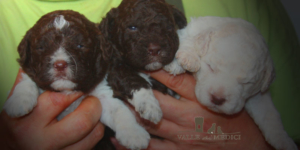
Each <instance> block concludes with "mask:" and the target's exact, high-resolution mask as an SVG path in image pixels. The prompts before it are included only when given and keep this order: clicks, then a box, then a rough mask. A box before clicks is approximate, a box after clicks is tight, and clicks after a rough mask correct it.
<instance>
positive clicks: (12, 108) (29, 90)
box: [3, 73, 39, 117]
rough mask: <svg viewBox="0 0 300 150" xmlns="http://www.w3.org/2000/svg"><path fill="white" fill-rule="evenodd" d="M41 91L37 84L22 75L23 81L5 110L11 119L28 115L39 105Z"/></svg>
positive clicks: (18, 85) (5, 105) (5, 106)
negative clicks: (38, 99)
mask: <svg viewBox="0 0 300 150" xmlns="http://www.w3.org/2000/svg"><path fill="white" fill-rule="evenodd" d="M38 95H39V89H38V87H37V86H36V84H35V83H34V82H33V81H32V80H31V79H30V78H29V77H28V75H27V74H24V73H22V81H21V82H19V83H18V84H17V85H16V87H15V89H14V92H13V94H12V95H11V96H10V98H9V99H8V100H7V101H6V102H5V104H4V107H3V109H4V110H5V111H6V113H7V114H8V115H9V116H11V117H21V116H24V115H26V114H28V113H29V112H30V111H31V110H32V109H33V108H34V106H35V105H36V104H37V98H38Z"/></svg>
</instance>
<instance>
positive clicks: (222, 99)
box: [211, 95, 226, 105]
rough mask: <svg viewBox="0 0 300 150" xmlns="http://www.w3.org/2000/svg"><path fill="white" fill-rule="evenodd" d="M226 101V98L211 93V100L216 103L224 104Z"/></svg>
mask: <svg viewBox="0 0 300 150" xmlns="http://www.w3.org/2000/svg"><path fill="white" fill-rule="evenodd" d="M225 101H226V99H225V98H222V97H217V96H215V95H211V102H212V103H214V104H215V105H222V104H223V103H224V102H225Z"/></svg>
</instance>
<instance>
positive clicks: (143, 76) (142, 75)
mask: <svg viewBox="0 0 300 150" xmlns="http://www.w3.org/2000/svg"><path fill="white" fill-rule="evenodd" d="M139 76H141V77H142V78H144V79H145V80H146V81H147V82H148V83H149V84H150V85H151V86H152V83H151V81H150V76H149V75H148V74H145V73H141V72H140V73H139Z"/></svg>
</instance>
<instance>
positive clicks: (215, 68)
mask: <svg viewBox="0 0 300 150" xmlns="http://www.w3.org/2000/svg"><path fill="white" fill-rule="evenodd" d="M178 35H179V40H180V45H179V50H178V51H177V54H176V59H174V61H173V62H172V63H171V64H169V65H167V66H165V67H164V69H165V70H167V71H168V72H170V73H171V74H174V75H176V74H180V73H183V72H185V71H186V70H187V71H189V72H193V74H194V77H195V78H196V80H197V84H196V88H195V93H196V96H197V98H198V100H199V102H200V103H201V104H203V105H205V106H207V107H208V108H209V109H211V110H213V111H215V112H219V113H225V114H229V115H230V114H235V113H238V112H240V111H241V109H242V108H243V107H244V106H245V108H246V110H247V111H248V113H249V114H250V115H251V116H252V118H253V119H254V121H255V122H256V124H257V125H258V126H259V128H260V129H261V131H262V133H263V134H264V136H265V138H266V140H267V141H268V142H269V143H270V144H271V145H272V146H274V147H275V148H276V149H284V150H293V149H297V147H296V145H295V144H294V142H293V141H292V139H291V138H290V137H289V136H288V134H287V133H286V132H285V131H284V128H283V125H282V123H281V119H280V115H279V113H278V111H277V110H276V108H275V106H274V105H273V103H272V99H271V96H270V94H269V92H268V88H269V86H270V84H271V82H272V81H273V79H274V76H275V73H274V67H273V62H272V59H271V57H270V54H269V52H268V47H267V45H266V43H265V40H264V39H263V37H262V35H261V34H260V33H259V31H258V30H257V29H256V28H255V26H254V25H252V24H251V23H249V22H247V21H245V20H242V19H236V18H221V17H199V18H192V20H191V22H190V23H189V24H188V25H187V27H186V28H184V29H181V30H179V31H178Z"/></svg>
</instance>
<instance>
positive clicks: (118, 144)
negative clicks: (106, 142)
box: [110, 138, 128, 150]
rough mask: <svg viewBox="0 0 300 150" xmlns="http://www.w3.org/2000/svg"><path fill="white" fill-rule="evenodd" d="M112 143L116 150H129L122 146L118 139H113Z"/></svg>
mask: <svg viewBox="0 0 300 150" xmlns="http://www.w3.org/2000/svg"><path fill="white" fill-rule="evenodd" d="M110 141H111V143H112V144H113V145H114V146H115V149H116V150H128V149H127V148H126V147H124V146H123V145H121V144H120V143H119V142H118V140H117V139H116V138H111V139H110Z"/></svg>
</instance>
